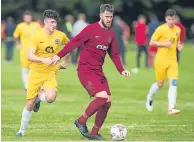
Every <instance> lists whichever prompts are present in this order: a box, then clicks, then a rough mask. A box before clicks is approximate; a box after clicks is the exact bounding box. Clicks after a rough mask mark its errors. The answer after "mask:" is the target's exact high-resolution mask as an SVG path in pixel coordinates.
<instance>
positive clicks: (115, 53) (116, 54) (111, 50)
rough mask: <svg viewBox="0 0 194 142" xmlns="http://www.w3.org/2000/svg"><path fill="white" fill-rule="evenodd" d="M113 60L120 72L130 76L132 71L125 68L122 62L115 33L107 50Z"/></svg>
mask: <svg viewBox="0 0 194 142" xmlns="http://www.w3.org/2000/svg"><path fill="white" fill-rule="evenodd" d="M107 52H108V54H109V56H110V58H111V60H112V61H113V63H114V65H115V66H116V68H117V70H118V71H119V72H120V74H122V75H124V76H125V77H128V76H129V75H130V73H129V72H128V71H127V70H124V68H123V65H122V63H121V59H120V56H119V52H118V47H117V42H116V37H115V35H114V33H113V38H112V42H111V45H110V47H109V48H108V50H107Z"/></svg>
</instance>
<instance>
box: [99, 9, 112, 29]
mask: <svg viewBox="0 0 194 142" xmlns="http://www.w3.org/2000/svg"><path fill="white" fill-rule="evenodd" d="M100 19H101V22H102V24H103V26H104V27H106V28H109V27H110V26H111V24H112V19H113V13H111V12H108V11H105V12H104V13H101V14H100Z"/></svg>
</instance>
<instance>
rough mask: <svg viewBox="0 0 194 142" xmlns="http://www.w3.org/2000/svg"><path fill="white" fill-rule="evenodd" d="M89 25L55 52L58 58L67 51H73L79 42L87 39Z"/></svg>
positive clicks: (81, 42)
mask: <svg viewBox="0 0 194 142" xmlns="http://www.w3.org/2000/svg"><path fill="white" fill-rule="evenodd" d="M89 30H90V29H89V26H87V27H86V28H84V29H83V30H82V31H81V32H80V33H79V34H78V35H77V36H75V37H74V38H73V39H72V40H71V41H70V42H68V43H67V45H66V46H65V47H64V48H63V49H62V50H61V51H60V52H59V53H58V54H57V56H59V57H60V58H62V57H64V56H65V55H67V54H68V53H69V52H71V51H73V50H74V49H75V48H78V47H79V46H80V45H81V44H83V43H84V42H86V41H87V40H88V39H89V36H88V33H89Z"/></svg>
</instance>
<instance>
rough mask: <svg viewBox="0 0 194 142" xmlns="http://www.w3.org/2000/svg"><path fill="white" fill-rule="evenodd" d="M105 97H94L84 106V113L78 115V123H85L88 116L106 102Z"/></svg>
mask: <svg viewBox="0 0 194 142" xmlns="http://www.w3.org/2000/svg"><path fill="white" fill-rule="evenodd" d="M107 100H108V99H107V98H99V97H97V98H95V99H94V100H93V101H92V102H91V103H90V104H89V105H88V107H87V108H86V110H85V113H84V114H83V115H82V116H80V117H79V119H78V123H79V124H81V125H84V124H86V121H87V119H88V117H90V116H92V115H93V114H94V113H95V112H97V111H98V110H99V108H100V107H101V106H102V105H104V104H105V103H106V101H107Z"/></svg>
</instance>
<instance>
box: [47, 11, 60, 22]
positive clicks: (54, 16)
mask: <svg viewBox="0 0 194 142" xmlns="http://www.w3.org/2000/svg"><path fill="white" fill-rule="evenodd" d="M43 18H44V19H45V18H51V19H55V20H56V21H59V14H58V13H57V12H56V11H55V10H52V9H47V10H45V11H44V12H43Z"/></svg>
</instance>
